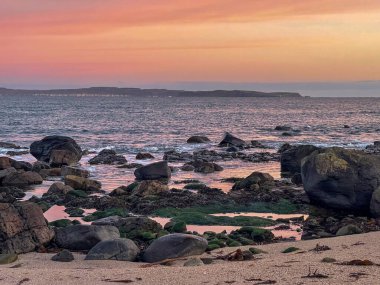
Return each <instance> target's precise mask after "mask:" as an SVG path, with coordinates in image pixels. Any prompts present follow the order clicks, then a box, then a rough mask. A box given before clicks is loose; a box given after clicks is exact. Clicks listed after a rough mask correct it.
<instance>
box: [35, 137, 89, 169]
mask: <svg viewBox="0 0 380 285" xmlns="http://www.w3.org/2000/svg"><path fill="white" fill-rule="evenodd" d="M30 153H31V154H32V155H33V156H34V157H35V158H36V159H37V160H39V161H43V162H47V163H49V164H50V165H51V166H62V165H73V164H76V163H77V162H78V161H79V160H80V159H81V157H82V149H81V148H80V146H79V145H78V144H77V143H76V142H75V140H74V139H72V138H70V137H65V136H48V137H45V138H43V139H42V140H40V141H35V142H33V143H32V144H31V145H30Z"/></svg>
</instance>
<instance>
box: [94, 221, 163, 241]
mask: <svg viewBox="0 0 380 285" xmlns="http://www.w3.org/2000/svg"><path fill="white" fill-rule="evenodd" d="M92 224H93V225H97V226H106V225H108V226H114V227H117V228H118V229H119V230H120V231H121V232H123V233H125V235H126V236H127V237H128V238H133V237H134V236H135V235H136V234H137V233H138V232H153V233H158V232H159V231H161V230H162V226H161V225H160V224H159V223H157V222H156V221H154V220H152V219H149V218H148V217H126V218H122V217H119V216H110V217H106V218H103V219H99V220H96V221H94V222H92Z"/></svg>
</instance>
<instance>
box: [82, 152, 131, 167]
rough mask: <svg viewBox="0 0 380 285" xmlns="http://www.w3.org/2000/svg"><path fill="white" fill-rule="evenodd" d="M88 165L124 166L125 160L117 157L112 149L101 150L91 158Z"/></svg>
mask: <svg viewBox="0 0 380 285" xmlns="http://www.w3.org/2000/svg"><path fill="white" fill-rule="evenodd" d="M88 162H89V163H90V164H125V163H127V162H128V161H127V159H126V158H125V157H124V156H122V155H118V154H117V153H116V151H114V150H112V149H103V150H102V151H101V152H100V153H99V154H98V155H97V156H95V157H93V158H91V159H90V160H89V161H88Z"/></svg>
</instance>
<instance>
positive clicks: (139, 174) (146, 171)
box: [135, 161, 171, 180]
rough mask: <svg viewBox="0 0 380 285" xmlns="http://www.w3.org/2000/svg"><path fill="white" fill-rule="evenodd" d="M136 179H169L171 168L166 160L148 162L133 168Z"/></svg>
mask: <svg viewBox="0 0 380 285" xmlns="http://www.w3.org/2000/svg"><path fill="white" fill-rule="evenodd" d="M135 176H136V179H137V180H157V179H169V178H170V177H171V170H170V167H169V166H168V163H167V161H160V162H155V163H151V164H148V165H146V166H143V167H140V168H137V169H136V170H135Z"/></svg>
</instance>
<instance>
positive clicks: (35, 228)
mask: <svg viewBox="0 0 380 285" xmlns="http://www.w3.org/2000/svg"><path fill="white" fill-rule="evenodd" d="M53 237H54V231H53V230H51V229H50V228H49V227H48V224H47V222H46V220H45V218H44V215H43V212H42V210H41V208H40V207H39V206H38V205H37V204H34V203H31V202H15V203H14V204H9V203H0V253H27V252H31V251H34V250H36V249H38V248H40V247H43V246H44V245H46V244H47V243H49V242H50V241H51V240H52V239H53Z"/></svg>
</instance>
